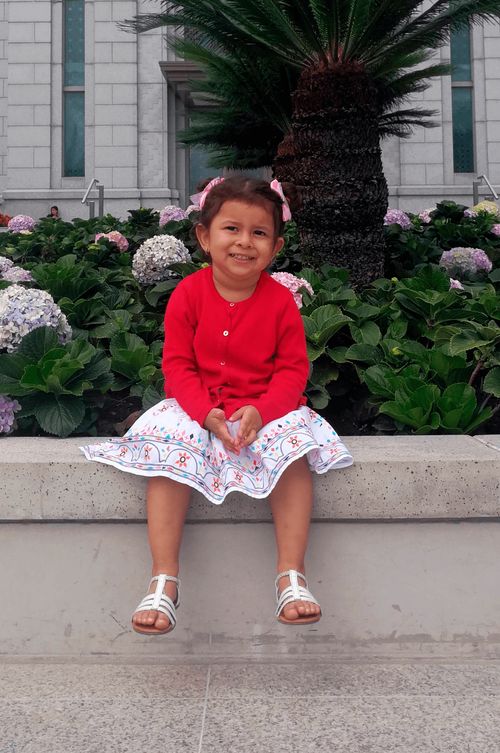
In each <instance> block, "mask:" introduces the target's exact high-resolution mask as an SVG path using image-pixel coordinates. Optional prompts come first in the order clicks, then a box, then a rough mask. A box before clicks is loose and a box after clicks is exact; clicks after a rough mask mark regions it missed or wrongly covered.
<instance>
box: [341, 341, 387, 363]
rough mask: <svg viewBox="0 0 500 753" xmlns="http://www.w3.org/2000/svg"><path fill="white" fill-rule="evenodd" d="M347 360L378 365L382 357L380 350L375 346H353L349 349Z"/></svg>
mask: <svg viewBox="0 0 500 753" xmlns="http://www.w3.org/2000/svg"><path fill="white" fill-rule="evenodd" d="M346 358H347V360H348V361H365V362H366V363H369V364H374V363H378V362H379V361H380V360H381V358H382V356H381V353H380V351H379V349H378V348H376V347H375V346H374V345H361V344H355V345H351V346H350V348H348V349H347V352H346Z"/></svg>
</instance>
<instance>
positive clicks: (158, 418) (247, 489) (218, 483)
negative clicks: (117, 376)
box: [80, 398, 353, 504]
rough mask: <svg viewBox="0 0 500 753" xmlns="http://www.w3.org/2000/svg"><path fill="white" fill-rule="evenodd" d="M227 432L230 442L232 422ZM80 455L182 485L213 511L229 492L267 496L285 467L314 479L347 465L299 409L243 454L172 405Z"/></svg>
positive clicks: (334, 441) (310, 414)
mask: <svg viewBox="0 0 500 753" xmlns="http://www.w3.org/2000/svg"><path fill="white" fill-rule="evenodd" d="M227 426H228V429H229V432H230V433H231V434H232V435H233V436H236V434H237V431H238V426H239V422H238V421H236V422H234V423H230V422H228V424H227ZM80 449H81V450H82V452H83V453H84V454H85V457H86V458H87V460H93V461H96V462H98V463H105V464H106V465H111V466H113V467H115V468H118V469H119V470H122V471H126V472H128V473H133V474H136V475H140V476H149V477H151V476H165V477H167V478H171V479H173V480H174V481H178V482H180V483H183V484H187V485H188V486H190V487H192V488H193V489H196V490H197V491H199V492H201V494H203V495H204V496H205V497H206V498H207V499H209V500H210V501H211V502H213V503H214V504H221V503H222V502H223V501H224V499H225V497H226V496H227V495H228V494H229V493H230V492H233V491H237V492H242V493H243V494H247V495H248V496H250V497H255V498H257V499H261V498H263V497H267V496H268V495H269V494H270V492H271V491H272V490H273V489H274V487H275V486H276V484H277V483H278V481H279V479H280V477H281V476H282V474H283V472H284V471H285V470H286V468H288V466H289V465H290V464H291V463H293V462H294V461H295V460H298V458H301V457H303V456H304V455H306V456H307V460H308V463H309V466H310V468H311V470H312V471H314V472H315V473H318V474H323V473H326V472H327V471H329V470H330V469H332V468H336V469H338V468H346V467H347V466H350V465H352V463H353V458H352V455H351V453H350V452H349V450H348V449H347V447H346V446H345V445H344V443H343V442H342V440H341V439H340V437H339V436H338V435H337V433H336V432H335V430H334V429H333V428H332V427H331V426H330V424H328V423H327V421H325V419H323V418H322V417H321V416H319V415H318V414H317V413H316V412H315V411H313V410H312V409H311V408H307V407H305V406H303V407H301V408H299V409H298V410H295V411H291V412H290V413H287V415H286V416H283V417H282V418H279V419H276V420H275V421H270V422H269V423H268V424H266V425H265V426H263V427H262V429H261V430H260V431H259V433H258V435H257V439H256V440H255V441H254V442H253V443H252V444H251V445H250V446H249V447H245V448H243V449H242V450H241V452H240V454H239V455H235V454H234V453H231V452H227V451H226V450H225V448H224V446H223V444H222V442H221V441H220V440H219V439H217V437H215V436H214V435H213V434H212V433H211V432H208V431H206V429H203V428H202V427H201V426H200V425H199V424H198V423H197V422H196V421H193V420H192V419H191V418H190V417H189V416H188V415H187V414H186V413H185V412H184V411H183V410H182V408H181V407H180V406H179V404H178V403H177V401H176V400H175V399H173V398H169V399H167V400H162V401H161V402H160V403H158V404H157V405H154V406H153V407H152V408H150V409H149V410H148V411H146V412H145V413H144V414H143V415H142V416H140V417H139V418H138V419H137V421H136V422H135V423H134V424H133V426H131V428H130V429H129V430H128V432H127V433H126V434H125V436H124V437H121V438H113V439H110V440H109V441H108V442H104V443H102V444H97V445H87V446H85V447H81V448H80Z"/></svg>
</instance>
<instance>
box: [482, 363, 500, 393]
mask: <svg viewBox="0 0 500 753" xmlns="http://www.w3.org/2000/svg"><path fill="white" fill-rule="evenodd" d="M483 392H486V394H487V395H494V397H500V367H499V366H495V368H494V369H491V371H489V372H488V373H487V374H486V376H485V378H484V381H483Z"/></svg>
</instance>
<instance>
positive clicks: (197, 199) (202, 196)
mask: <svg viewBox="0 0 500 753" xmlns="http://www.w3.org/2000/svg"><path fill="white" fill-rule="evenodd" d="M223 180H224V178H223V177H222V176H221V175H218V176H217V177H216V178H213V180H211V181H210V183H207V185H206V186H205V188H204V189H203V191H200V193H195V194H193V195H192V196H190V197H189V198H190V199H191V201H192V202H193V204H198V206H199V207H200V209H203V205H204V203H205V201H206V200H207V195H208V194H209V193H210V191H211V190H212V188H213V187H214V186H218V185H219V183H222V182H223Z"/></svg>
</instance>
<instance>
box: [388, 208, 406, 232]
mask: <svg viewBox="0 0 500 753" xmlns="http://www.w3.org/2000/svg"><path fill="white" fill-rule="evenodd" d="M384 225H399V226H400V227H401V228H402V229H403V230H409V229H410V228H411V220H410V218H409V217H408V215H407V214H406V212H403V210H402V209H388V210H387V214H386V215H385V217H384Z"/></svg>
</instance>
